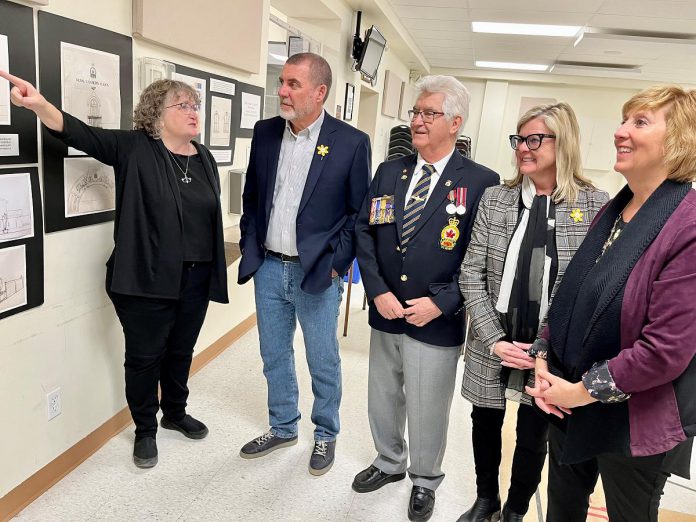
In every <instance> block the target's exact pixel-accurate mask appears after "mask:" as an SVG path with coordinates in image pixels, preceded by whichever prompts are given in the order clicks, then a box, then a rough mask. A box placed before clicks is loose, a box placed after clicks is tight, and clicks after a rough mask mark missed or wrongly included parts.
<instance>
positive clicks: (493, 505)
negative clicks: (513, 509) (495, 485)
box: [457, 496, 500, 522]
mask: <svg viewBox="0 0 696 522" xmlns="http://www.w3.org/2000/svg"><path fill="white" fill-rule="evenodd" d="M498 520H500V497H499V496H498V497H496V498H481V497H476V501H475V502H474V505H473V506H471V508H469V511H467V512H466V513H464V514H463V515H462V516H461V517H459V518H458V519H457V522H498Z"/></svg>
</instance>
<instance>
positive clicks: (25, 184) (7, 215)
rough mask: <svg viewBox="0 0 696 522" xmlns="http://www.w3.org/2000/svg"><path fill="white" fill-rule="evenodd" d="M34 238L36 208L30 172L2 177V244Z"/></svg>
mask: <svg viewBox="0 0 696 522" xmlns="http://www.w3.org/2000/svg"><path fill="white" fill-rule="evenodd" d="M25 237H34V207H33V204H32V199H31V178H30V177H29V173H28V172H22V173H18V174H3V175H2V176H0V242H3V241H12V240H15V239H20V238H25Z"/></svg>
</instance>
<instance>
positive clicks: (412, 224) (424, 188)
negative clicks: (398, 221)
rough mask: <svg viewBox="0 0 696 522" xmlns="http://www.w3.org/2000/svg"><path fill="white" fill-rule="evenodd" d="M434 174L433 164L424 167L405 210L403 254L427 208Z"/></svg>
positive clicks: (402, 235)
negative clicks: (426, 202) (427, 199)
mask: <svg viewBox="0 0 696 522" xmlns="http://www.w3.org/2000/svg"><path fill="white" fill-rule="evenodd" d="M433 172H435V167H433V166H432V165H431V164H429V163H426V164H425V165H423V169H422V175H421V179H420V180H418V183H416V186H415V187H414V188H413V193H412V194H411V198H410V199H409V200H408V203H407V204H406V208H405V209H404V224H403V228H402V229H401V252H402V253H403V252H406V249H407V248H408V242H409V241H410V240H411V235H412V234H413V231H414V230H416V224H417V223H418V220H419V219H420V217H421V213H422V212H423V209H424V208H425V200H426V198H427V197H428V190H430V179H431V178H432V177H433Z"/></svg>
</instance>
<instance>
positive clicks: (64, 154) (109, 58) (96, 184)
mask: <svg viewBox="0 0 696 522" xmlns="http://www.w3.org/2000/svg"><path fill="white" fill-rule="evenodd" d="M38 15H39V25H38V27H39V29H38V33H39V61H40V63H41V68H40V71H39V80H40V83H41V92H42V94H43V95H44V96H45V97H46V99H48V100H49V101H51V102H52V103H54V104H55V105H57V106H58V107H60V108H62V109H63V110H64V111H66V112H69V113H70V114H73V115H74V116H75V117H77V118H78V119H80V120H82V121H84V122H85V123H87V124H88V125H92V126H95V127H101V128H104V129H131V128H132V118H133V49H132V47H133V43H132V40H131V38H129V37H127V36H124V35H122V34H118V33H114V32H111V31H107V30H105V29H100V28H98V27H94V26H91V25H87V24H83V23H81V22H77V21H75V20H70V19H68V18H63V17H61V16H56V15H54V14H51V13H46V12H44V11H39V13H38ZM42 133H43V143H44V146H43V162H44V173H43V176H44V212H45V213H46V221H45V222H46V232H57V231H59V230H66V229H70V228H76V227H83V226H87V225H93V224H96V223H103V222H105V221H111V220H112V219H113V218H114V211H113V208H114V205H113V203H111V202H110V200H109V198H110V197H111V196H110V195H109V194H111V193H112V192H113V186H114V184H113V170H108V169H107V170H108V172H107V170H105V169H106V167H105V166H102V165H101V164H100V163H98V162H96V161H94V160H92V159H91V158H89V157H88V156H79V157H75V158H68V157H69V156H72V155H75V154H76V153H78V152H77V151H75V150H74V149H71V150H69V149H68V147H67V146H66V145H65V144H63V142H62V141H60V140H58V139H57V138H55V137H53V136H52V135H51V134H49V133H48V131H47V130H46V129H45V128H42ZM78 154H79V153H78ZM90 176H91V177H90Z"/></svg>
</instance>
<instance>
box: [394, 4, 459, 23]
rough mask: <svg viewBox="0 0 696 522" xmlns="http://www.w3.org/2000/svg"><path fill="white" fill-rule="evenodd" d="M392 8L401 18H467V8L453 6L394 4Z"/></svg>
mask: <svg viewBox="0 0 696 522" xmlns="http://www.w3.org/2000/svg"><path fill="white" fill-rule="evenodd" d="M394 10H395V11H396V13H397V14H398V15H399V16H400V17H401V18H414V19H416V20H461V21H463V22H464V21H468V20H469V10H468V9H459V8H453V7H431V6H429V5H427V6H394Z"/></svg>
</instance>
